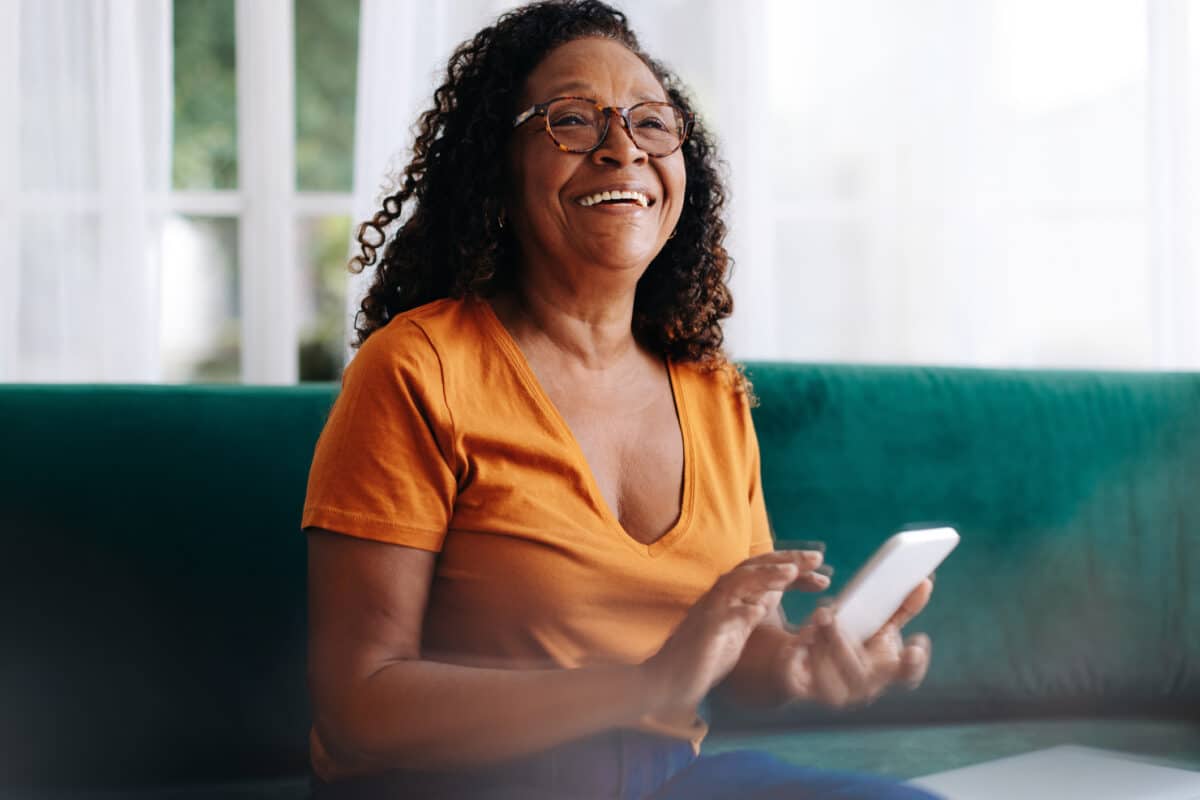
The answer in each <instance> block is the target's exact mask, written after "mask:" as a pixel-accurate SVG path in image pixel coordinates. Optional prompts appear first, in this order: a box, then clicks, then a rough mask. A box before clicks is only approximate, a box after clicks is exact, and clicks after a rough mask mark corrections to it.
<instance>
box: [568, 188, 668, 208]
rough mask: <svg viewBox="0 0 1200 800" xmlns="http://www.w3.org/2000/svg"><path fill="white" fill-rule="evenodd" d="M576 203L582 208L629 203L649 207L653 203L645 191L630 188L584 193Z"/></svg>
mask: <svg viewBox="0 0 1200 800" xmlns="http://www.w3.org/2000/svg"><path fill="white" fill-rule="evenodd" d="M575 202H576V203H578V204H579V205H581V206H583V207H584V208H591V207H592V206H597V205H606V206H610V205H630V206H640V207H641V208H649V207H650V206H652V205H654V200H653V199H652V198H651V197H650V196H649V195H647V194H646V193H645V192H639V191H636V190H630V189H617V190H613V191H607V192H595V193H593V194H589V195H585V196H583V197H580V198H578V199H576V200H575Z"/></svg>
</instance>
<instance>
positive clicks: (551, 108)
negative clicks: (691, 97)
mask: <svg viewBox="0 0 1200 800" xmlns="http://www.w3.org/2000/svg"><path fill="white" fill-rule="evenodd" d="M614 113H615V114H616V115H617V116H618V117H619V118H620V119H621V120H622V121H623V122H624V123H625V130H626V131H628V132H629V136H630V138H632V139H633V143H634V144H635V145H637V147H638V149H639V150H641V151H642V152H644V153H645V154H646V155H648V156H653V157H654V158H662V157H664V156H669V155H671V154H672V153H674V152H675V151H676V150H678V149H679V148H680V147H681V146H682V145H683V142H684V140H685V139H687V137H688V134H690V133H691V132H692V125H693V124H694V122H695V119H696V118H695V115H694V114H692V113H690V112H688V111H684V110H683V109H681V108H679V106H676V105H674V104H673V103H658V102H650V103H638V104H637V105H635V106H630V107H628V108H619V107H617V106H602V105H600V104H599V103H597V102H596V101H595V100H592V99H590V98H587V97H555V98H554V99H552V100H547V101H546V102H544V103H537V104H536V105H533V106H530V107H529V108H527V109H525V110H524V111H522V112H521V113H520V114H518V115H517V117H516V119H514V120H513V128H519V127H521V126H522V125H524V124H525V123H526V122H528V121H529V120H531V119H533V118H534V117H537V116H542V117H545V118H546V133H548V134H549V135H550V138H551V140H553V141H554V144H555V145H556V146H557V147H558V149H559V150H562V151H563V152H564V153H590V152H592V151H593V150H595V149H597V148H598V147H600V145H601V144H602V143H603V142H604V138H605V137H606V136H608V124H609V121H610V120H611V119H612V116H613V114H614Z"/></svg>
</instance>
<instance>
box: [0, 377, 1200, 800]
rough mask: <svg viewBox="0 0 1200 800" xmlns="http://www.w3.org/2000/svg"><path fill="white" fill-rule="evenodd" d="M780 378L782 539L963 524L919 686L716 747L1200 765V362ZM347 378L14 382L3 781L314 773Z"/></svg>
mask: <svg viewBox="0 0 1200 800" xmlns="http://www.w3.org/2000/svg"><path fill="white" fill-rule="evenodd" d="M749 372H750V375H751V377H752V379H753V380H754V381H755V386H756V388H757V392H758V394H759V396H760V398H761V401H762V404H761V407H760V408H758V409H757V410H756V412H755V419H756V422H757V425H758V433H759V439H760V441H761V444H762V451H763V471H764V480H765V486H766V495H767V504H768V508H769V509H770V512H771V516H772V522H773V525H774V528H775V531H776V533H777V535H778V536H779V537H781V538H782V537H794V538H804V539H814V538H819V539H823V540H825V541H826V542H828V547H829V550H828V559H829V561H830V563H832V564H834V565H835V566H836V567H837V570H838V572H837V577H838V578H839V579H841V580H844V579H845V578H847V577H848V576H849V575H850V574H852V573H853V571H854V569H855V568H856V567H857V566H858V565H859V564H860V563H861V562H862V561H863V560H864V559H865V558H866V557H867V556H868V555H869V553H870V552H871V551H872V550H873V549H874V548H875V547H876V546H877V545H878V543H879V542H880V541H882V539H883V538H884V537H885V536H886V535H887V534H888V533H890V532H891V531H892V530H894V529H896V528H898V527H900V526H901V525H904V524H907V523H916V522H949V523H953V524H955V525H956V526H957V527H958V528H959V530H960V531H961V533H962V536H963V541H962V544H961V545H960V546H959V548H958V550H957V551H956V552H955V553H954V554H953V555H952V556H951V557H950V559H949V560H948V561H947V562H946V563H945V564H944V565H943V566H942V568H941V569H940V570H939V572H938V578H937V591H936V592H935V595H934V600H933V603H932V605H931V606H930V608H929V609H928V610H927V612H926V613H925V614H924V615H923V616H922V617H921V618H920V619H919V621H918V623H917V624H916V626H915V628H916V629H919V630H924V631H927V632H928V633H930V634H931V636H932V638H933V642H934V658H933V665H932V668H931V670H930V673H929V677H928V679H927V681H926V684H925V686H924V687H923V688H922V689H921V690H920V691H919V692H917V693H914V694H905V695H895V696H889V697H887V698H885V699H884V700H881V701H880V702H879V703H877V704H876V705H874V706H873V707H871V708H869V709H865V710H862V711H856V712H852V713H842V714H838V713H832V712H827V711H822V710H817V709H805V708H799V707H798V708H794V709H787V710H784V711H781V712H774V713H769V714H763V713H758V714H748V713H744V712H740V711H738V710H737V709H733V708H729V707H726V706H722V705H720V704H714V706H713V707H712V708H711V709H710V712H711V716H712V721H713V724H714V733H713V735H712V736H711V738H710V740H709V742H708V743H707V744H706V751H707V752H715V751H717V750H720V749H727V748H731V747H743V746H752V747H758V748H766V749H769V750H772V751H774V752H776V753H778V754H780V755H782V756H784V757H785V758H788V759H794V760H796V761H798V762H802V763H810V764H818V765H825V766H830V767H838V768H849V769H865V770H872V771H876V772H881V773H886V774H890V775H894V776H899V777H910V776H914V775H920V774H925V773H929V772H935V771H940V770H943V769H949V768H953V767H957V766H962V765H965V764H969V763H973V762H976V761H981V760H986V759H990V758H995V757H999V756H1004V755H1010V754H1014V753H1018V752H1022V751H1025V750H1031V749H1037V748H1041V747H1046V746H1050V745H1054V744H1060V743H1066V742H1075V743H1079V744H1085V745H1092V746H1100V747H1108V748H1113V749H1118V750H1126V751H1129V752H1135V753H1140V754H1143V755H1146V756H1149V757H1151V758H1153V759H1158V760H1161V761H1163V762H1164V763H1172V764H1176V765H1181V766H1184V767H1189V768H1192V769H1200V483H1198V480H1200V375H1194V374H1142V373H1128V374H1118V373H1096V372H1016V371H989V370H966V369H942V368H937V369H934V368H917V367H904V368H890V367H855V366H810V365H782V364H775V365H769V364H754V365H750V368H749ZM335 391H336V387H334V386H329V385H321V386H301V387H293V388H260V387H165V386H164V387H158V386H151V387H114V386H2V387H0V420H2V421H3V425H2V426H0V453H2V454H3V462H2V466H0V531H3V551H2V555H0V578H2V580H0V601H2V604H0V609H3V611H2V612H0V798H25V797H81V798H82V797H92V796H102V797H106V798H119V797H126V796H129V797H146V798H150V797H154V798H193V797H195V798H200V797H204V798H210V797H245V798H250V797H274V798H291V797H303V796H305V795H306V794H307V782H306V777H305V772H306V758H307V728H308V720H309V717H308V706H307V698H306V690H305V589H304V574H305V549H304V537H303V535H302V534H301V533H300V531H299V529H298V526H299V519H300V506H301V500H302V498H303V493H304V484H305V476H306V473H307V469H308V464H309V459H310V457H311V454H312V448H313V445H314V443H315V441H316V438H317V435H318V433H319V432H320V429H321V426H322V424H323V422H324V419H325V416H326V414H327V412H328V409H329V406H330V404H331V402H332V400H333V397H334V394H335ZM837 583H838V582H837V581H835V586H834V589H835V590H836V588H837ZM810 603H811V598H808V597H802V596H796V597H792V598H789V600H788V602H787V607H788V611H789V615H790V616H791V617H792V618H793V619H799V618H801V616H802V615H803V614H805V613H806V612H807V610H808V608H809V604H810Z"/></svg>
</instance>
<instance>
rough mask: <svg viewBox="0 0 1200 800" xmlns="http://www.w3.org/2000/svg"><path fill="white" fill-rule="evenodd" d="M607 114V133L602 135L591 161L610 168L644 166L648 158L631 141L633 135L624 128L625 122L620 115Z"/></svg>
mask: <svg viewBox="0 0 1200 800" xmlns="http://www.w3.org/2000/svg"><path fill="white" fill-rule="evenodd" d="M609 113H610V116H609V118H608V133H606V134H605V135H604V141H602V142H600V146H599V147H597V148H596V149H595V150H593V151H592V160H593V161H595V162H596V163H597V164H601V165H603V166H610V167H624V166H629V165H631V164H645V163H646V161H647V159H648V158H649V156H647V155H646V153H645V151H643V150H642V149H641V148H640V147H638V146H637V143H636V142H634V141H633V134H631V133H630V132H629V129H628V128H626V127H625V120H624V119H622V118H621V115H620V114H616V113H612V112H609Z"/></svg>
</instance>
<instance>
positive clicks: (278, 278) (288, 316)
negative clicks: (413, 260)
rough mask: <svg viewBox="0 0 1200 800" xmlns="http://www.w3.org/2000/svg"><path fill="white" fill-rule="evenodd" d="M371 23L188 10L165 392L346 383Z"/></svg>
mask: <svg viewBox="0 0 1200 800" xmlns="http://www.w3.org/2000/svg"><path fill="white" fill-rule="evenodd" d="M358 11H359V4H358V0H294V2H293V3H292V4H291V5H290V6H289V4H287V3H278V2H262V0H175V1H174V45H175V65H174V88H175V109H174V122H175V132H174V150H173V155H174V159H173V160H174V164H173V175H172V188H173V191H172V196H171V203H170V206H171V209H172V215H171V218H170V220H169V222H168V224H167V230H166V233H165V243H164V247H165V253H164V255H165V258H164V267H163V276H162V301H163V302H162V331H161V333H162V349H163V358H164V365H163V366H164V370H163V372H164V378H165V379H166V380H168V381H179V382H189V381H237V380H239V379H240V380H244V381H247V382H272V383H290V382H292V381H294V380H296V379H297V378H298V379H299V380H302V381H304V380H334V379H336V378H337V377H338V375H339V374H340V370H341V363H342V353H343V352H344V349H345V341H346V338H347V334H346V331H345V329H344V324H343V320H344V303H345V288H344V287H345V263H346V258H347V255H348V253H347V242H348V237H349V231H350V218H349V215H350V209H351V176H352V173H353V142H354V104H355V89H356V86H355V81H356V69H357V48H358ZM239 89H240V90H241V94H239Z"/></svg>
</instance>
